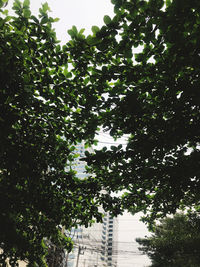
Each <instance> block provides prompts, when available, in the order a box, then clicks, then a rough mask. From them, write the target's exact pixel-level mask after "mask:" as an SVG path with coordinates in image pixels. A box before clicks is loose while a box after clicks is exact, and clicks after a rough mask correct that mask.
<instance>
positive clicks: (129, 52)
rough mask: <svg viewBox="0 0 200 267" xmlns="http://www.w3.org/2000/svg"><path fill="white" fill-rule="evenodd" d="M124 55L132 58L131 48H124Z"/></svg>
mask: <svg viewBox="0 0 200 267" xmlns="http://www.w3.org/2000/svg"><path fill="white" fill-rule="evenodd" d="M124 56H125V57H126V58H132V57H133V53H132V49H126V50H125V52H124Z"/></svg>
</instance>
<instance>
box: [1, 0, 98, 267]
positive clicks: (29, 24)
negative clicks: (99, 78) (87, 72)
mask: <svg viewBox="0 0 200 267" xmlns="http://www.w3.org/2000/svg"><path fill="white" fill-rule="evenodd" d="M4 2H5V1H0V8H1V9H0V81H1V85H0V129H1V130H0V140H1V142H0V158H1V160H0V192H1V194H0V248H1V252H2V253H1V255H0V265H2V266H4V265H5V259H6V258H9V260H10V264H11V265H12V266H16V265H17V263H16V261H17V260H18V259H21V260H26V261H28V262H29V265H30V266H46V263H45V259H44V257H45V254H46V253H47V246H46V245H45V239H48V240H49V241H51V242H52V243H53V244H54V245H56V246H57V247H58V248H60V249H61V250H62V249H63V248H65V249H68V250H69V251H70V249H71V247H72V242H71V240H70V238H67V237H66V236H64V235H63V234H62V233H61V231H60V229H59V226H60V225H63V226H65V229H66V230H67V229H71V227H76V226H77V224H80V225H85V226H88V225H89V224H90V223H91V222H92V220H93V219H94V218H96V219H97V220H98V221H100V220H101V214H100V213H99V212H98V206H99V205H100V204H99V199H98V194H99V191H100V189H99V187H98V183H97V181H96V179H95V178H90V177H88V178H85V179H83V180H80V179H78V178H76V175H75V172H74V171H73V170H72V169H71V168H70V166H71V165H72V164H73V159H74V157H76V155H75V153H74V146H73V145H74V144H76V143H77V142H81V141H82V140H85V142H86V144H88V145H90V144H91V143H92V139H93V137H94V133H93V132H91V131H90V132H87V129H88V127H90V123H91V121H92V116H93V114H92V113H91V110H85V113H84V115H82V117H81V120H79V113H80V111H81V107H80V108H79V104H78V101H79V99H78V98H79V97H78V89H79V88H78V85H77V83H75V81H73V80H70V77H71V74H70V72H69V71H68V70H67V68H68V65H69V63H70V62H69V60H68V57H69V55H68V51H67V46H63V47H61V46H60V45H59V41H58V40H57V39H56V34H55V32H54V30H53V28H52V23H54V22H55V21H56V20H57V19H53V18H51V17H49V15H48V10H49V7H48V5H47V3H45V4H43V5H42V7H41V8H40V14H39V17H35V16H33V15H32V14H31V11H30V9H29V0H25V1H24V2H23V3H21V2H20V1H19V0H16V1H15V2H14V5H13V9H14V10H15V12H16V15H15V16H9V14H8V12H7V11H6V10H4V9H3V8H2V7H3V5H4ZM95 116H96V115H95ZM88 119H90V122H88Z"/></svg>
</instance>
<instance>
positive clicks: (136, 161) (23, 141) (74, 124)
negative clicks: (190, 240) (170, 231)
mask: <svg viewBox="0 0 200 267" xmlns="http://www.w3.org/2000/svg"><path fill="white" fill-rule="evenodd" d="M4 2H5V1H4V0H3V1H0V5H1V7H2V6H3V3H4ZM112 3H113V4H114V11H115V16H114V18H112V19H111V18H110V17H109V16H105V17H104V23H105V25H104V26H103V27H102V28H101V29H99V28H98V27H97V26H93V27H92V34H91V35H89V36H87V37H86V36H84V34H83V32H84V30H83V29H81V30H80V31H78V30H77V28H76V27H75V26H73V27H72V29H70V30H69V31H68V33H69V34H70V36H71V40H70V41H69V42H68V43H66V45H64V46H62V47H61V46H60V45H59V43H58V41H57V39H56V36H55V32H54V31H53V30H52V23H53V22H54V21H55V19H53V18H51V17H49V16H48V14H47V11H48V5H47V4H44V5H43V6H42V8H41V9H40V15H39V18H37V17H35V16H32V15H31V12H30V10H29V1H28V0H25V1H24V3H23V4H21V3H20V2H19V1H18V0H16V1H15V3H14V9H15V11H16V16H13V17H10V16H9V15H8V14H7V13H6V11H3V10H1V18H0V41H1V42H0V49H1V50H0V77H1V87H0V88H1V90H0V94H1V95H0V109H1V113H0V126H1V131H0V138H1V144H0V153H1V162H0V190H1V192H2V194H1V196H0V198H1V199H0V200H1V201H0V209H1V215H0V216H1V218H0V227H1V229H2V232H1V236H0V241H1V244H0V247H2V248H3V252H4V254H3V255H2V261H3V260H4V258H5V257H9V258H10V259H11V260H12V258H14V261H15V259H16V258H21V259H28V260H29V262H30V264H33V262H35V261H36V262H37V263H38V264H39V266H42V264H43V265H45V263H43V260H41V258H42V255H44V253H45V248H44V247H43V246H42V243H43V241H42V240H43V239H44V237H46V238H48V239H50V241H52V243H53V244H55V243H57V244H60V246H61V248H62V246H63V243H65V241H63V237H62V235H60V234H59V230H58V227H57V226H58V225H60V224H62V225H65V226H66V229H69V228H70V227H72V226H74V225H76V224H77V223H80V224H84V225H87V224H88V223H90V221H91V220H92V219H93V218H94V217H96V218H97V219H98V220H101V217H100V214H99V213H98V206H99V205H100V204H102V205H103V207H104V209H105V210H109V211H110V212H111V213H112V214H113V215H117V214H119V213H121V212H122V210H124V209H128V210H129V211H131V212H133V213H135V212H138V211H144V212H147V215H146V216H147V217H146V220H149V221H152V220H154V219H156V217H160V216H164V215H166V214H167V213H174V212H175V211H176V209H177V208H183V207H187V206H188V207H192V206H195V208H196V209H198V208H199V187H200V183H199V180H200V177H199V173H200V170H199V167H198V166H199V133H200V128H199V103H200V101H199V99H200V91H199V73H200V66H199V58H200V51H199V49H200V45H199V44H200V39H199V27H200V19H199V11H200V3H199V1H197V0H194V1H190V0H185V1H181V0H174V1H170V0H166V1H164V0H149V1H144V0H134V1H128V0H112ZM136 48H138V49H139V50H136ZM100 127H102V129H103V130H105V131H108V132H109V133H110V135H111V136H113V137H114V138H115V139H117V138H119V137H121V136H124V135H126V136H128V142H127V146H126V147H124V148H123V147H122V145H119V146H112V147H111V149H107V148H103V149H102V150H96V152H95V153H94V154H90V153H87V155H86V158H85V160H86V161H87V163H88V167H87V170H88V173H91V175H90V176H89V177H88V178H86V179H84V180H82V181H81V180H79V179H77V178H76V177H75V173H74V172H73V171H70V165H71V164H72V163H71V161H73V157H74V153H73V149H74V148H73V144H74V143H77V142H81V141H82V140H85V142H86V144H87V145H91V144H93V143H94V142H95V140H94V137H95V133H97V131H98V130H99V128H100ZM102 189H104V190H103V191H102ZM121 190H123V191H125V192H124V193H123V196H122V197H118V196H116V195H115V196H113V195H112V194H110V193H112V192H119V191H121ZM105 192H106V193H105ZM66 214H67V216H66Z"/></svg>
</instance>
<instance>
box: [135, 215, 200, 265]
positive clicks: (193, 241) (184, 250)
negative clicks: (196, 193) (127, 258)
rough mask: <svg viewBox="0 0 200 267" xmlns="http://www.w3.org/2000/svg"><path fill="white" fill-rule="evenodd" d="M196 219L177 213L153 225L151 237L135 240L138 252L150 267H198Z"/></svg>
mask: <svg viewBox="0 0 200 267" xmlns="http://www.w3.org/2000/svg"><path fill="white" fill-rule="evenodd" d="M199 226H200V224H199V215H198V216H197V215H196V214H190V215H189V216H188V215H185V214H183V213H177V214H175V215H174V217H171V218H170V217H168V218H165V219H162V220H161V221H160V223H159V224H157V225H155V227H154V230H153V234H152V236H151V237H146V238H137V239H136V241H137V242H138V243H139V245H140V246H141V247H139V250H141V251H143V252H144V253H145V254H147V255H148V256H149V257H150V259H151V260H152V265H151V266H152V267H153V266H164V267H168V266H170V267H173V266H176V267H179V266H180V267H182V266H183V267H191V266H192V267H195V266H196V267H197V266H199V262H200V256H199V252H200V249H199V244H200V234H199V233H200V232H199V230H200V229H199Z"/></svg>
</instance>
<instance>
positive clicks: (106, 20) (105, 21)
mask: <svg viewBox="0 0 200 267" xmlns="http://www.w3.org/2000/svg"><path fill="white" fill-rule="evenodd" d="M103 21H104V23H105V24H106V25H108V24H110V23H111V22H112V20H111V18H110V17H109V16H108V15H106V16H104V18H103Z"/></svg>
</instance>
